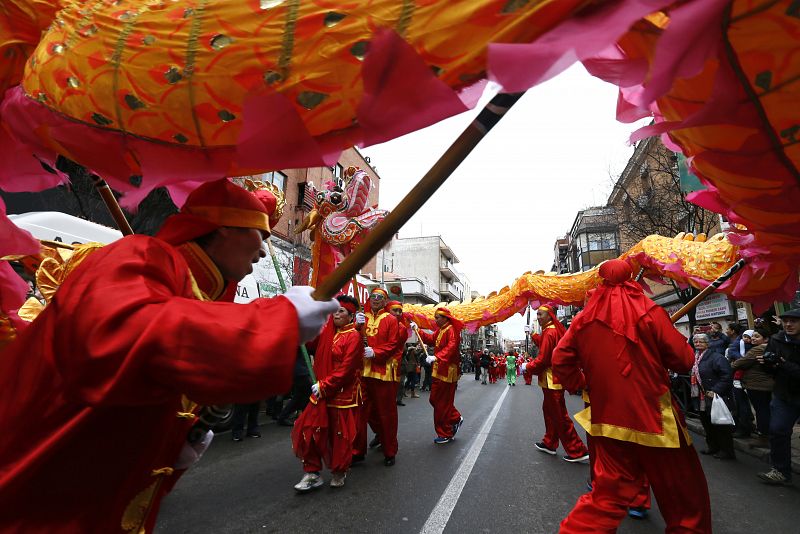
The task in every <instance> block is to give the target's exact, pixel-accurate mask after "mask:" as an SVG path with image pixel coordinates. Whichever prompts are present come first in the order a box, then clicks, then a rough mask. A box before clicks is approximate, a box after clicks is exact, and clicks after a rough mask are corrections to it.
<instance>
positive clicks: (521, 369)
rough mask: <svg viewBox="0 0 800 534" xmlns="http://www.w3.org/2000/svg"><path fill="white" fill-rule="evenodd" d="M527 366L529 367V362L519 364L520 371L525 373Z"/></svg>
mask: <svg viewBox="0 0 800 534" xmlns="http://www.w3.org/2000/svg"><path fill="white" fill-rule="evenodd" d="M527 367H528V364H527V363H523V364H522V365H520V366H519V371H520V372H521V373H524V372H525V369H526V368H527Z"/></svg>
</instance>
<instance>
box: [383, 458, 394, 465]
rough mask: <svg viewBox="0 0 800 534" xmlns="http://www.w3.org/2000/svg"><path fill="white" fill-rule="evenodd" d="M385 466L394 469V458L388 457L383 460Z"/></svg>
mask: <svg viewBox="0 0 800 534" xmlns="http://www.w3.org/2000/svg"><path fill="white" fill-rule="evenodd" d="M383 465H385V466H386V467H392V466H393V465H394V456H387V457H385V458H384V459H383Z"/></svg>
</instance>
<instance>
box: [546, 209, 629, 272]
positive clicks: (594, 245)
mask: <svg viewBox="0 0 800 534" xmlns="http://www.w3.org/2000/svg"><path fill="white" fill-rule="evenodd" d="M567 240H568V243H567V246H566V261H567V266H568V269H569V271H568V272H572V273H577V272H581V271H588V270H589V269H592V268H594V267H597V266H598V265H600V264H601V263H602V262H604V261H606V260H609V259H612V258H616V257H617V256H619V254H620V250H619V234H618V230H617V220H616V213H615V211H614V208H613V207H608V206H598V207H593V208H587V209H585V210H581V211H579V212H578V215H576V216H575V221H574V222H573V223H572V228H571V229H570V231H569V234H567ZM556 243H557V245H556V246H557V247H559V245H558V241H557V242H556Z"/></svg>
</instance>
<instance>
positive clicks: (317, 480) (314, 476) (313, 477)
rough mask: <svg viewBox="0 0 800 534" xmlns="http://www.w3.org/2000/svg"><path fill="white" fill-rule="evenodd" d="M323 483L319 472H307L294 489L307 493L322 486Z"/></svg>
mask: <svg viewBox="0 0 800 534" xmlns="http://www.w3.org/2000/svg"><path fill="white" fill-rule="evenodd" d="M322 484H323V482H322V477H320V476H319V473H306V474H305V475H303V478H302V479H300V482H298V483H297V484H295V485H294V489H296V490H297V491H299V492H300V493H305V492H307V491H311V490H315V489H317V488H318V487H320V486H322Z"/></svg>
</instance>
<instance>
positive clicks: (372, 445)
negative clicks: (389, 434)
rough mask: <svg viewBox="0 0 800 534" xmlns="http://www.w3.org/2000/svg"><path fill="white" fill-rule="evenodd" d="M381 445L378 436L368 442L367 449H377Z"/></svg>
mask: <svg viewBox="0 0 800 534" xmlns="http://www.w3.org/2000/svg"><path fill="white" fill-rule="evenodd" d="M380 444H381V439H380V438H379V437H378V436H375V437H374V438H372V441H370V442H369V448H370V449H374V448H375V447H379V446H380Z"/></svg>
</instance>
